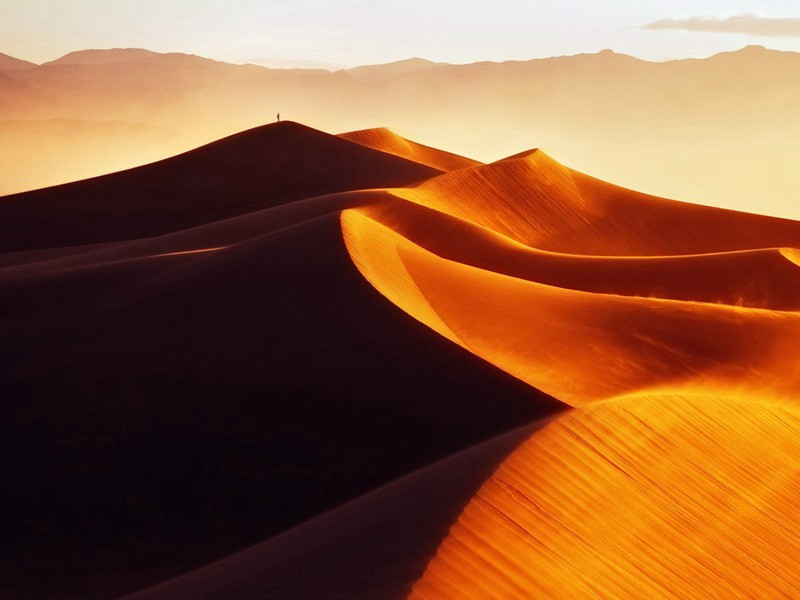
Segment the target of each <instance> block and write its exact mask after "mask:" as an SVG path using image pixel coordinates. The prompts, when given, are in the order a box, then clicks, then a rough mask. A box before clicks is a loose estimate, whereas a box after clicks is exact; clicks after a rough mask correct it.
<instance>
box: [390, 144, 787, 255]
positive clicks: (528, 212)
mask: <svg viewBox="0 0 800 600" xmlns="http://www.w3.org/2000/svg"><path fill="white" fill-rule="evenodd" d="M398 193H399V194H401V195H402V196H403V197H405V198H407V199H409V200H411V201H413V202H417V203H419V204H423V205H424V206H429V207H431V208H435V209H437V210H439V211H441V212H445V213H448V214H451V215H453V216H456V217H459V218H461V219H464V220H467V221H470V222H473V223H476V224H478V225H482V226H484V227H486V228H488V229H491V230H493V231H496V232H498V233H502V234H503V235H506V236H508V237H510V238H512V239H514V240H516V241H518V242H521V243H523V244H526V245H529V246H533V247H535V248H538V249H540V250H550V251H553V252H567V253H572V254H596V255H606V256H611V255H613V256H626V255H627V256H662V255H681V254H697V253H709V252H726V251H732V250H744V249H756V248H770V247H781V246H789V247H794V246H800V225H798V223H797V222H796V221H790V220H785V219H776V218H771V217H761V216H757V215H750V214H745V213H737V212H734V211H725V210H721V209H716V208H710V207H701V206H697V205H694V204H685V203H681V202H675V201H672V200H665V199H662V198H655V197H651V196H647V195H645V194H641V193H638V192H633V191H630V190H625V189H623V188H619V187H616V186H613V185H610V184H607V183H604V182H601V181H598V180H595V179H592V178H590V177H587V176H585V175H582V174H580V173H576V172H575V171H572V170H570V169H568V168H566V167H564V166H563V165H561V164H559V163H558V162H556V161H555V160H553V159H552V158H550V157H549V156H547V155H546V154H544V153H543V152H541V151H539V150H534V151H530V152H525V153H523V154H520V155H516V156H513V157H510V158H508V159H505V160H501V161H498V162H496V163H493V164H490V165H485V166H482V167H476V168H472V169H465V170H461V171H456V172H453V173H447V174H445V175H442V176H440V177H437V178H434V179H431V180H429V181H426V182H425V183H423V184H421V185H419V186H417V187H414V188H410V189H407V190H402V192H398ZM709 231H713V235H709Z"/></svg>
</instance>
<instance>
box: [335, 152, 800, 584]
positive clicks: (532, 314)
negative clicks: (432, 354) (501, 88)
mask: <svg viewBox="0 0 800 600" xmlns="http://www.w3.org/2000/svg"><path fill="white" fill-rule="evenodd" d="M391 192H392V196H391V197H388V198H385V199H384V201H383V202H376V203H373V204H370V205H365V206H363V207H358V208H352V209H350V210H347V211H345V212H344V213H343V214H342V228H343V232H344V236H345V241H346V243H347V246H348V250H349V252H350V255H351V257H352V258H353V260H354V262H355V263H356V265H357V267H358V268H359V270H360V271H361V273H362V274H363V275H364V276H365V277H366V278H367V280H368V281H370V283H372V284H373V286H375V288H376V289H377V290H378V291H380V292H381V293H382V294H383V295H384V296H386V297H387V298H389V299H390V300H391V301H392V302H394V303H395V304H396V305H397V306H399V307H400V308H402V309H403V310H405V311H406V312H407V313H409V314H410V315H412V316H413V317H415V318H416V319H418V320H420V321H422V322H423V323H425V324H426V325H428V326H429V327H431V328H432V329H434V330H435V331H437V332H439V333H440V334H441V335H443V336H445V337H447V338H448V339H450V340H452V341H453V342H455V343H457V344H459V345H461V346H463V347H464V348H466V349H467V350H469V351H471V352H473V353H475V354H476V355H478V356H480V357H482V358H484V359H486V360H487V361H489V362H491V363H493V364H495V365H496V366H498V367H500V368H501V369H503V370H505V371H507V372H508V373H511V374H513V375H515V376H516V377H518V378H520V379H522V380H523V381H526V382H527V383H529V384H531V385H532V386H534V387H536V388H538V389H541V390H543V391H545V392H548V393H550V394H552V395H553V396H555V397H557V398H559V399H561V400H563V401H565V402H567V403H569V404H571V405H572V406H575V407H578V409H577V410H574V411H572V412H570V413H567V414H565V415H563V416H561V417H559V418H558V419H557V420H556V421H555V422H553V423H552V424H550V425H549V426H548V427H546V428H545V429H544V430H542V431H540V432H537V433H534V434H533V435H532V436H531V437H530V438H529V440H528V441H527V442H526V443H525V444H524V445H523V446H522V447H521V448H520V449H519V450H517V451H516V452H515V453H513V454H512V455H511V456H510V457H509V458H508V459H507V460H506V462H505V463H504V464H503V465H502V466H501V467H500V468H499V469H498V470H497V472H496V473H495V474H494V475H493V476H492V477H491V478H490V479H489V480H488V481H487V482H486V483H485V484H484V486H483V488H482V489H481V491H480V492H479V493H478V494H477V495H476V496H475V497H474V498H473V499H472V501H471V502H470V503H469V505H468V506H467V507H466V509H465V510H464V512H463V513H462V514H461V516H460V518H459V520H458V522H457V523H456V524H455V525H454V526H453V528H452V529H451V531H450V533H449V535H448V537H447V538H446V539H445V540H444V542H443V543H442V545H441V546H440V548H439V551H438V553H437V555H436V557H435V558H434V559H433V560H432V561H431V563H430V564H429V565H428V568H427V570H426V572H425V574H424V575H423V577H422V578H421V579H420V580H419V581H418V582H417V584H416V585H415V586H414V590H413V593H412V595H411V598H414V599H426V600H438V599H443V598H453V599H456V598H458V599H460V598H474V599H476V600H478V599H488V598H504V599H506V598H507V599H517V598H536V597H541V598H582V597H614V598H616V597H622V598H642V597H658V598H662V597H664V598H668V597H672V598H690V597H692V598H694V597H719V598H734V597H735V598H751V597H791V596H793V595H796V594H797V593H798V591H800V576H798V574H797V573H798V570H799V568H800V564H799V561H800V559H798V557H800V514H798V513H797V509H796V505H797V504H796V500H797V497H798V494H800V412H798V411H800V407H798V405H797V402H796V392H797V390H798V389H800V369H799V368H798V364H800V360H798V359H800V356H799V354H800V353H799V352H798V346H797V340H798V339H800V313H798V312H796V311H797V310H798V309H799V308H800V303H798V299H799V298H800V296H798V291H799V290H800V288H798V285H800V269H798V264H799V261H798V251H797V250H794V249H792V247H797V246H800V224H798V223H796V222H791V221H785V220H779V219H770V218H765V217H759V216H755V215H748V214H744V213H735V212H730V211H721V210H717V209H709V208H706V207H700V206H692V205H687V204H681V203H678V202H672V201H668V200H662V199H659V198H652V197H649V196H645V195H643V194H638V193H636V192H631V191H629V190H624V189H621V188H617V187H615V186H612V185H610V184H606V183H604V182H600V181H597V180H594V179H592V178H589V177H587V176H585V175H582V174H580V173H576V172H573V171H571V170H569V169H567V168H565V167H563V166H561V165H559V164H558V163H556V162H555V161H553V160H552V159H550V158H549V157H547V156H546V155H544V154H543V153H541V152H538V151H534V152H530V153H523V154H521V155H519V156H515V157H511V158H510V159H507V160H504V161H500V162H498V163H494V164H491V165H486V166H479V167H472V168H465V169H461V170H458V171H455V172H452V173H447V174H444V175H440V176H438V177H436V178H433V179H431V180H428V181H426V182H423V183H422V184H420V185H418V186H415V187H409V188H403V189H396V190H391Z"/></svg>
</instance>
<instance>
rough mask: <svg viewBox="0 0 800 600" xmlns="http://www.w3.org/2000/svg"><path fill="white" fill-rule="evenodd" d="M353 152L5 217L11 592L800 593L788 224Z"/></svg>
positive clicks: (401, 152) (495, 170)
mask: <svg viewBox="0 0 800 600" xmlns="http://www.w3.org/2000/svg"><path fill="white" fill-rule="evenodd" d="M343 137H344V138H346V139H342V138H340V137H335V136H330V135H327V134H323V133H321V132H318V131H315V130H312V129H309V128H306V127H302V126H299V125H297V124H294V123H283V124H280V125H272V126H267V127H264V128H259V129H256V130H252V131H248V132H245V133H243V134H240V135H238V136H234V137H232V138H228V139H225V140H221V141H220V142H218V143H215V144H212V145H210V146H207V147H204V148H200V149H198V150H196V151H194V152H190V153H187V154H184V155H181V156H178V157H176V158H174V159H171V160H167V161H163V162H160V163H155V164H153V165H149V166H147V167H142V168H139V169H134V170H130V171H126V172H123V173H119V174H116V175H111V176H107V177H103V178H99V179H95V180H89V181H86V182H79V183H75V184H70V185H66V186H60V187H58V188H52V189H46V190H41V191H39V192H35V193H29V194H23V195H19V196H16V197H11V198H8V199H4V200H2V201H0V217H2V220H1V221H0V222H2V225H0V230H2V231H3V232H4V234H3V236H2V240H3V242H2V244H3V247H4V248H6V249H7V251H6V252H2V253H0V292H2V293H0V298H2V300H0V381H2V382H3V389H2V393H3V397H4V400H5V406H6V408H5V409H4V413H3V424H4V429H3V436H2V439H3V440H4V441H3V443H4V444H5V446H4V448H3V451H4V455H5V456H7V457H8V459H9V461H8V462H9V465H10V466H9V467H8V468H7V471H6V473H5V475H6V479H7V481H8V482H10V484H9V485H8V486H6V489H7V490H9V491H8V492H6V495H7V499H6V500H7V501H5V502H4V505H6V506H8V507H10V508H9V510H10V511H11V512H12V513H13V514H14V515H15V520H14V527H12V530H11V532H10V534H9V536H8V544H9V547H10V548H12V550H13V552H14V554H15V556H16V557H17V562H18V565H20V566H19V567H15V566H13V565H6V566H4V567H3V569H4V570H3V571H2V573H0V581H3V584H2V585H5V586H6V589H3V588H2V587H0V591H2V592H3V593H6V591H7V590H8V593H12V592H13V593H17V592H20V593H22V592H25V593H29V595H30V594H31V593H33V594H37V593H38V594H39V595H40V596H44V595H46V593H47V592H48V587H49V589H58V590H61V589H63V588H65V587H67V588H71V589H72V590H74V591H73V592H70V593H68V594H67V597H75V598H78V597H80V598H101V597H102V598H105V597H110V596H114V595H115V594H118V595H121V594H126V593H130V592H134V591H136V590H137V589H144V588H149V589H146V591H144V592H142V593H141V594H139V595H138V596H136V597H137V598H142V599H143V600H144V599H145V598H148V599H151V598H152V599H160V598H192V597H196V596H197V595H198V594H199V593H202V594H203V595H204V597H206V598H209V599H212V598H213V599H219V600H222V599H223V598H248V597H254V596H257V597H265V598H297V599H300V598H317V597H331V598H401V597H406V596H407V595H408V594H411V597H412V598H509V599H517V598H528V597H536V596H542V597H581V596H585V595H590V594H595V595H600V596H611V597H631V598H635V597H642V596H648V595H649V596H655V597H695V596H698V595H702V594H703V593H705V591H707V590H716V591H718V592H719V595H720V596H724V597H754V596H757V597H773V596H775V597H780V596H781V595H783V596H792V595H794V594H795V593H797V591H798V589H800V581H798V580H797V578H796V576H795V575H794V573H795V571H797V565H796V564H795V559H794V556H795V555H796V554H797V551H798V550H799V548H798V547H797V546H798V540H797V535H796V532H797V527H798V516H797V515H796V511H795V510H794V505H793V498H794V497H795V496H796V493H797V490H796V487H797V485H796V483H797V482H796V481H795V479H796V477H795V473H796V471H797V470H798V465H796V464H795V462H796V460H795V456H796V455H798V448H797V447H796V446H797V445H798V443H800V442H798V440H800V435H799V434H800V432H798V423H800V421H798V414H797V411H798V410H800V409H798V405H797V390H798V389H799V388H800V366H799V365H800V361H798V351H797V342H796V340H797V339H798V337H800V250H798V248H800V223H797V222H794V221H788V220H781V219H776V218H770V217H761V216H756V215H750V214H745V213H737V212H733V211H725V210H720V209H715V208H708V207H702V206H697V205H692V204H685V203H680V202H675V201H670V200H665V199H661V198H657V197H653V196H648V195H645V194H641V193H638V192H634V191H631V190H627V189H623V188H619V187H616V186H613V185H611V184H608V183H605V182H602V181H600V180H597V179H593V178H591V177H589V176H586V175H583V174H581V173H579V172H577V171H574V170H572V169H569V168H567V167H565V166H563V165H561V164H560V163H558V162H556V161H555V160H553V159H552V158H550V157H548V156H547V155H545V154H544V153H542V152H541V151H530V152H524V153H521V154H518V155H515V156H512V157H509V158H508V159H505V160H501V161H498V162H495V163H491V164H486V165H482V164H476V163H475V162H474V161H470V160H469V159H463V158H462V157H458V156H455V155H452V154H449V153H447V152H442V151H438V150H435V149H433V148H428V147H424V146H421V145H419V144H415V143H414V142H410V141H408V140H405V139H404V138H401V137H399V136H396V135H394V134H393V133H391V132H390V131H388V130H384V129H377V130H367V131H358V132H353V133H350V134H344V135H343ZM90 217H91V219H90ZM567 405H569V406H571V407H574V410H570V411H565V410H564V409H565V408H566V406H567ZM546 417H552V420H551V421H550V422H549V423H548V424H547V425H546V426H544V428H539V427H538V426H533V424H535V423H540V422H541V420H542V419H543V418H546ZM526 426H527V427H529V428H528V429H525V427H526ZM530 427H532V428H530ZM520 428H522V429H520ZM493 436H500V437H498V438H497V439H495V440H494V441H493V442H490V443H487V444H483V443H482V442H484V441H485V440H487V439H488V438H491V437H493ZM523 440H524V443H523V444H522V445H521V446H519V447H518V448H517V445H518V444H519V443H521V442H523ZM515 448H516V449H515ZM448 457H449V458H448ZM501 463H502V464H501ZM498 465H499V466H498ZM411 471H415V472H414V473H413V474H411V475H408V473H409V472H411ZM176 473H179V474H180V477H179V478H176ZM492 473H493V474H492ZM54 474H57V476H56V475H54ZM342 503H346V504H344V505H342V506H339V507H338V508H336V507H337V506H338V505H340V504H342ZM322 513H324V514H322ZM77 515H80V516H77ZM314 517H316V518H314ZM36 527H43V528H45V529H46V531H47V536H46V539H47V540H48V543H47V545H38V544H37V543H36V542H35V541H31V537H30V536H29V532H30V531H32V530H33V529H35V528H36ZM289 527H292V529H290V530H288V531H285V530H286V529H287V528H289ZM87 532H90V533H87ZM281 532H283V533H281ZM37 539H38V538H37ZM43 539H45V538H43ZM87 540H90V541H91V543H89V541H87ZM122 541H124V543H122ZM256 542H261V543H260V544H258V545H257V546H254V547H253V548H251V549H249V550H245V551H243V552H240V553H238V554H235V555H232V556H230V557H229V558H228V559H225V560H222V561H219V562H216V563H214V564H212V565H210V566H208V567H205V568H202V569H200V570H197V571H194V572H191V573H188V574H186V575H185V576H184V577H179V578H177V579H174V580H173V581H169V582H167V583H164V584H162V585H159V586H155V587H152V588H151V587H150V586H151V585H152V584H154V583H157V582H158V581H159V580H162V579H165V578H168V577H172V576H175V575H178V574H180V573H186V572H187V571H189V570H191V569H194V568H196V567H198V566H199V565H201V564H202V563H204V562H207V561H209V560H212V559H220V558H222V557H223V556H225V555H226V554H230V553H232V552H235V551H236V550H240V549H241V548H243V547H244V546H246V545H247V544H252V543H256ZM437 547H438V550H437ZM154 568H159V569H160V570H159V571H158V572H154V571H152V570H151V569H154ZM102 573H111V574H112V575H108V576H106V578H105V579H103V576H102ZM37 586H38V587H37Z"/></svg>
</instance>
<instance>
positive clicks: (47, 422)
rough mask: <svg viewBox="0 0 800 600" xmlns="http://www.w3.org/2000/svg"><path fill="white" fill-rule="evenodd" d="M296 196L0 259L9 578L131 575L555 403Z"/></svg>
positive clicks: (113, 583) (137, 578) (193, 554)
mask: <svg viewBox="0 0 800 600" xmlns="http://www.w3.org/2000/svg"><path fill="white" fill-rule="evenodd" d="M359 195H361V196H364V195H366V194H363V193H362V194H356V196H357V197H358V196H359ZM347 198H348V196H347V195H344V196H343V198H342V199H340V200H347ZM334 199H335V198H334ZM323 200H324V199H323ZM310 202H311V204H312V206H307V205H306V203H303V202H300V203H297V204H292V205H286V206H279V207H277V208H275V209H271V210H268V211H261V212H257V213H253V214H252V215H248V216H245V217H239V218H236V219H232V220H231V221H222V222H219V223H215V224H213V225H206V226H204V227H201V228H199V229H197V230H187V231H182V232H178V233H176V234H171V235H168V236H164V237H162V238H152V239H150V240H142V241H140V242H129V243H121V244H112V245H107V246H105V247H103V248H101V249H97V250H85V251H79V252H78V253H77V254H73V255H70V254H69V253H68V252H66V251H64V252H63V254H65V255H66V256H62V257H60V258H57V259H53V260H49V261H44V262H39V263H27V264H26V265H23V266H18V267H10V268H6V269H3V270H0V289H2V301H1V304H2V311H0V312H1V313H2V315H3V317H2V326H1V327H0V357H2V360H0V364H1V365H2V367H0V369H1V370H0V380H1V381H2V382H3V398H4V419H3V431H4V435H3V442H2V445H3V453H4V456H5V457H6V458H7V460H8V463H7V467H5V468H4V482H5V484H6V485H4V486H3V492H2V494H3V506H5V507H7V509H8V510H9V511H10V512H11V513H12V514H14V515H15V520H14V522H13V523H12V524H10V526H9V528H8V529H7V533H6V537H5V547H6V548H7V549H8V550H9V551H10V552H13V555H14V557H15V558H14V561H15V562H14V563H9V564H6V565H4V568H3V572H2V573H1V574H0V575H2V577H0V581H3V582H4V585H5V586H6V589H7V590H15V589H16V588H15V587H14V586H22V587H21V589H26V588H25V587H24V586H25V585H33V586H34V589H35V590H37V591H36V592H35V593H36V594H37V595H40V596H42V597H47V596H46V592H55V591H57V590H59V591H60V590H66V592H65V593H68V594H69V595H72V597H76V598H91V597H97V598H106V597H109V596H113V595H114V594H120V593H124V592H126V591H133V590H134V589H136V588H137V587H142V586H144V585H146V584H148V583H152V582H154V581H156V580H157V579H158V578H163V577H165V576H167V575H170V574H175V573H178V572H181V571H183V570H186V569H188V568H191V567H193V566H197V565H198V563H201V562H205V561H208V560H210V559H212V558H217V557H220V556H221V555H223V554H225V553H228V552H231V551H234V550H236V549H238V548H241V547H242V546H245V545H247V544H251V543H254V542H257V541H259V540H261V539H264V538H265V537H267V536H269V535H271V534H272V533H275V532H277V531H280V530H281V529H284V528H286V527H288V526H290V525H292V524H295V523H298V522H299V521H302V520H303V519H306V518H308V517H311V516H313V515H315V514H317V513H319V512H321V511H323V510H327V509H330V508H332V507H333V506H335V505H336V504H339V503H341V502H344V501H346V500H348V499H351V498H353V497H355V496H356V495H358V494H360V493H364V492H367V491H369V490H370V489H373V488H375V487H376V486H378V485H381V484H384V483H387V482H389V481H391V480H392V479H394V478H396V477H398V476H400V475H402V474H404V473H406V472H408V471H410V470H412V469H416V468H420V467H422V466H424V465H426V464H429V463H430V462H431V461H432V460H435V459H438V458H442V457H444V456H446V455H448V454H449V453H452V452H454V451H458V450H460V449H463V448H467V447H470V446H472V445H473V444H475V443H477V442H479V441H481V440H483V439H486V438H487V437H490V436H492V435H497V434H499V433H502V432H504V431H507V430H509V429H513V428H516V427H518V426H520V425H522V424H525V423H528V422H530V421H532V420H535V419H536V418H538V417H539V416H540V415H543V414H547V413H550V412H552V411H554V410H557V409H558V408H559V406H560V405H559V403H557V402H556V401H554V400H552V399H550V398H548V397H547V396H545V395H544V394H541V393H539V392H537V391H535V390H531V389H530V388H529V387H528V386H526V385H525V384H523V383H522V382H519V381H518V380H516V379H514V378H512V377H511V376H508V375H506V374H504V373H502V372H501V371H498V370H497V369H496V368H494V367H492V366H491V365H489V364H487V363H485V362H483V361H481V360H480V359H479V358H477V357H474V356H472V355H470V354H468V353H463V352H460V351H459V349H458V348H456V347H454V346H452V345H451V344H450V343H449V342H447V341H446V340H443V339H441V338H439V337H438V336H436V335H435V334H434V333H432V332H430V331H429V330H427V328H425V327H424V326H422V325H419V324H417V323H415V322H414V321H413V320H411V319H409V318H408V317H407V316H406V315H404V314H403V313H402V312H401V311H398V310H397V309H395V308H394V307H392V306H391V305H389V304H388V303H387V302H386V301H385V300H384V299H382V298H381V297H380V296H379V295H378V294H377V293H375V292H374V290H373V289H371V287H370V286H369V285H368V284H367V282H365V281H364V280H363V278H362V277H361V276H360V275H359V273H358V272H357V270H356V269H355V267H354V266H353V265H352V262H351V261H350V259H349V257H348V254H347V251H346V249H345V246H344V242H343V239H342V235H341V228H340V225H339V217H338V214H337V212H336V211H337V210H341V204H340V205H338V206H337V204H336V203H334V204H333V205H331V204H327V205H326V204H325V202H315V201H310ZM344 205H345V206H347V204H344ZM273 211H276V212H277V213H278V214H276V215H273V214H272V212H273ZM248 221H249V222H250V223H249V224H248ZM248 226H249V227H250V229H249V230H248ZM123 340H124V343H122V341H123ZM465 374H468V376H465ZM453 414H460V415H461V420H460V421H459V422H457V423H454V422H453V421H452V420H451V416H452V415H453ZM36 530H39V531H41V532H42V534H41V535H37V536H36V537H35V538H32V537H31V536H30V532H31V531H36ZM120 540H124V541H125V543H124V544H120ZM154 568H158V569H160V570H159V571H157V572H152V571H151V570H152V569H154ZM31 582H33V583H31ZM126 588H127V589H126ZM8 593H11V592H10V591H9V592H8Z"/></svg>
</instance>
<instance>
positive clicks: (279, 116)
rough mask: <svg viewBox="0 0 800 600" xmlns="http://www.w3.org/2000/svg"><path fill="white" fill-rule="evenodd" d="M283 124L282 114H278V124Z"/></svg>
mask: <svg viewBox="0 0 800 600" xmlns="http://www.w3.org/2000/svg"><path fill="white" fill-rule="evenodd" d="M280 122H281V113H278V123H280Z"/></svg>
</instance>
